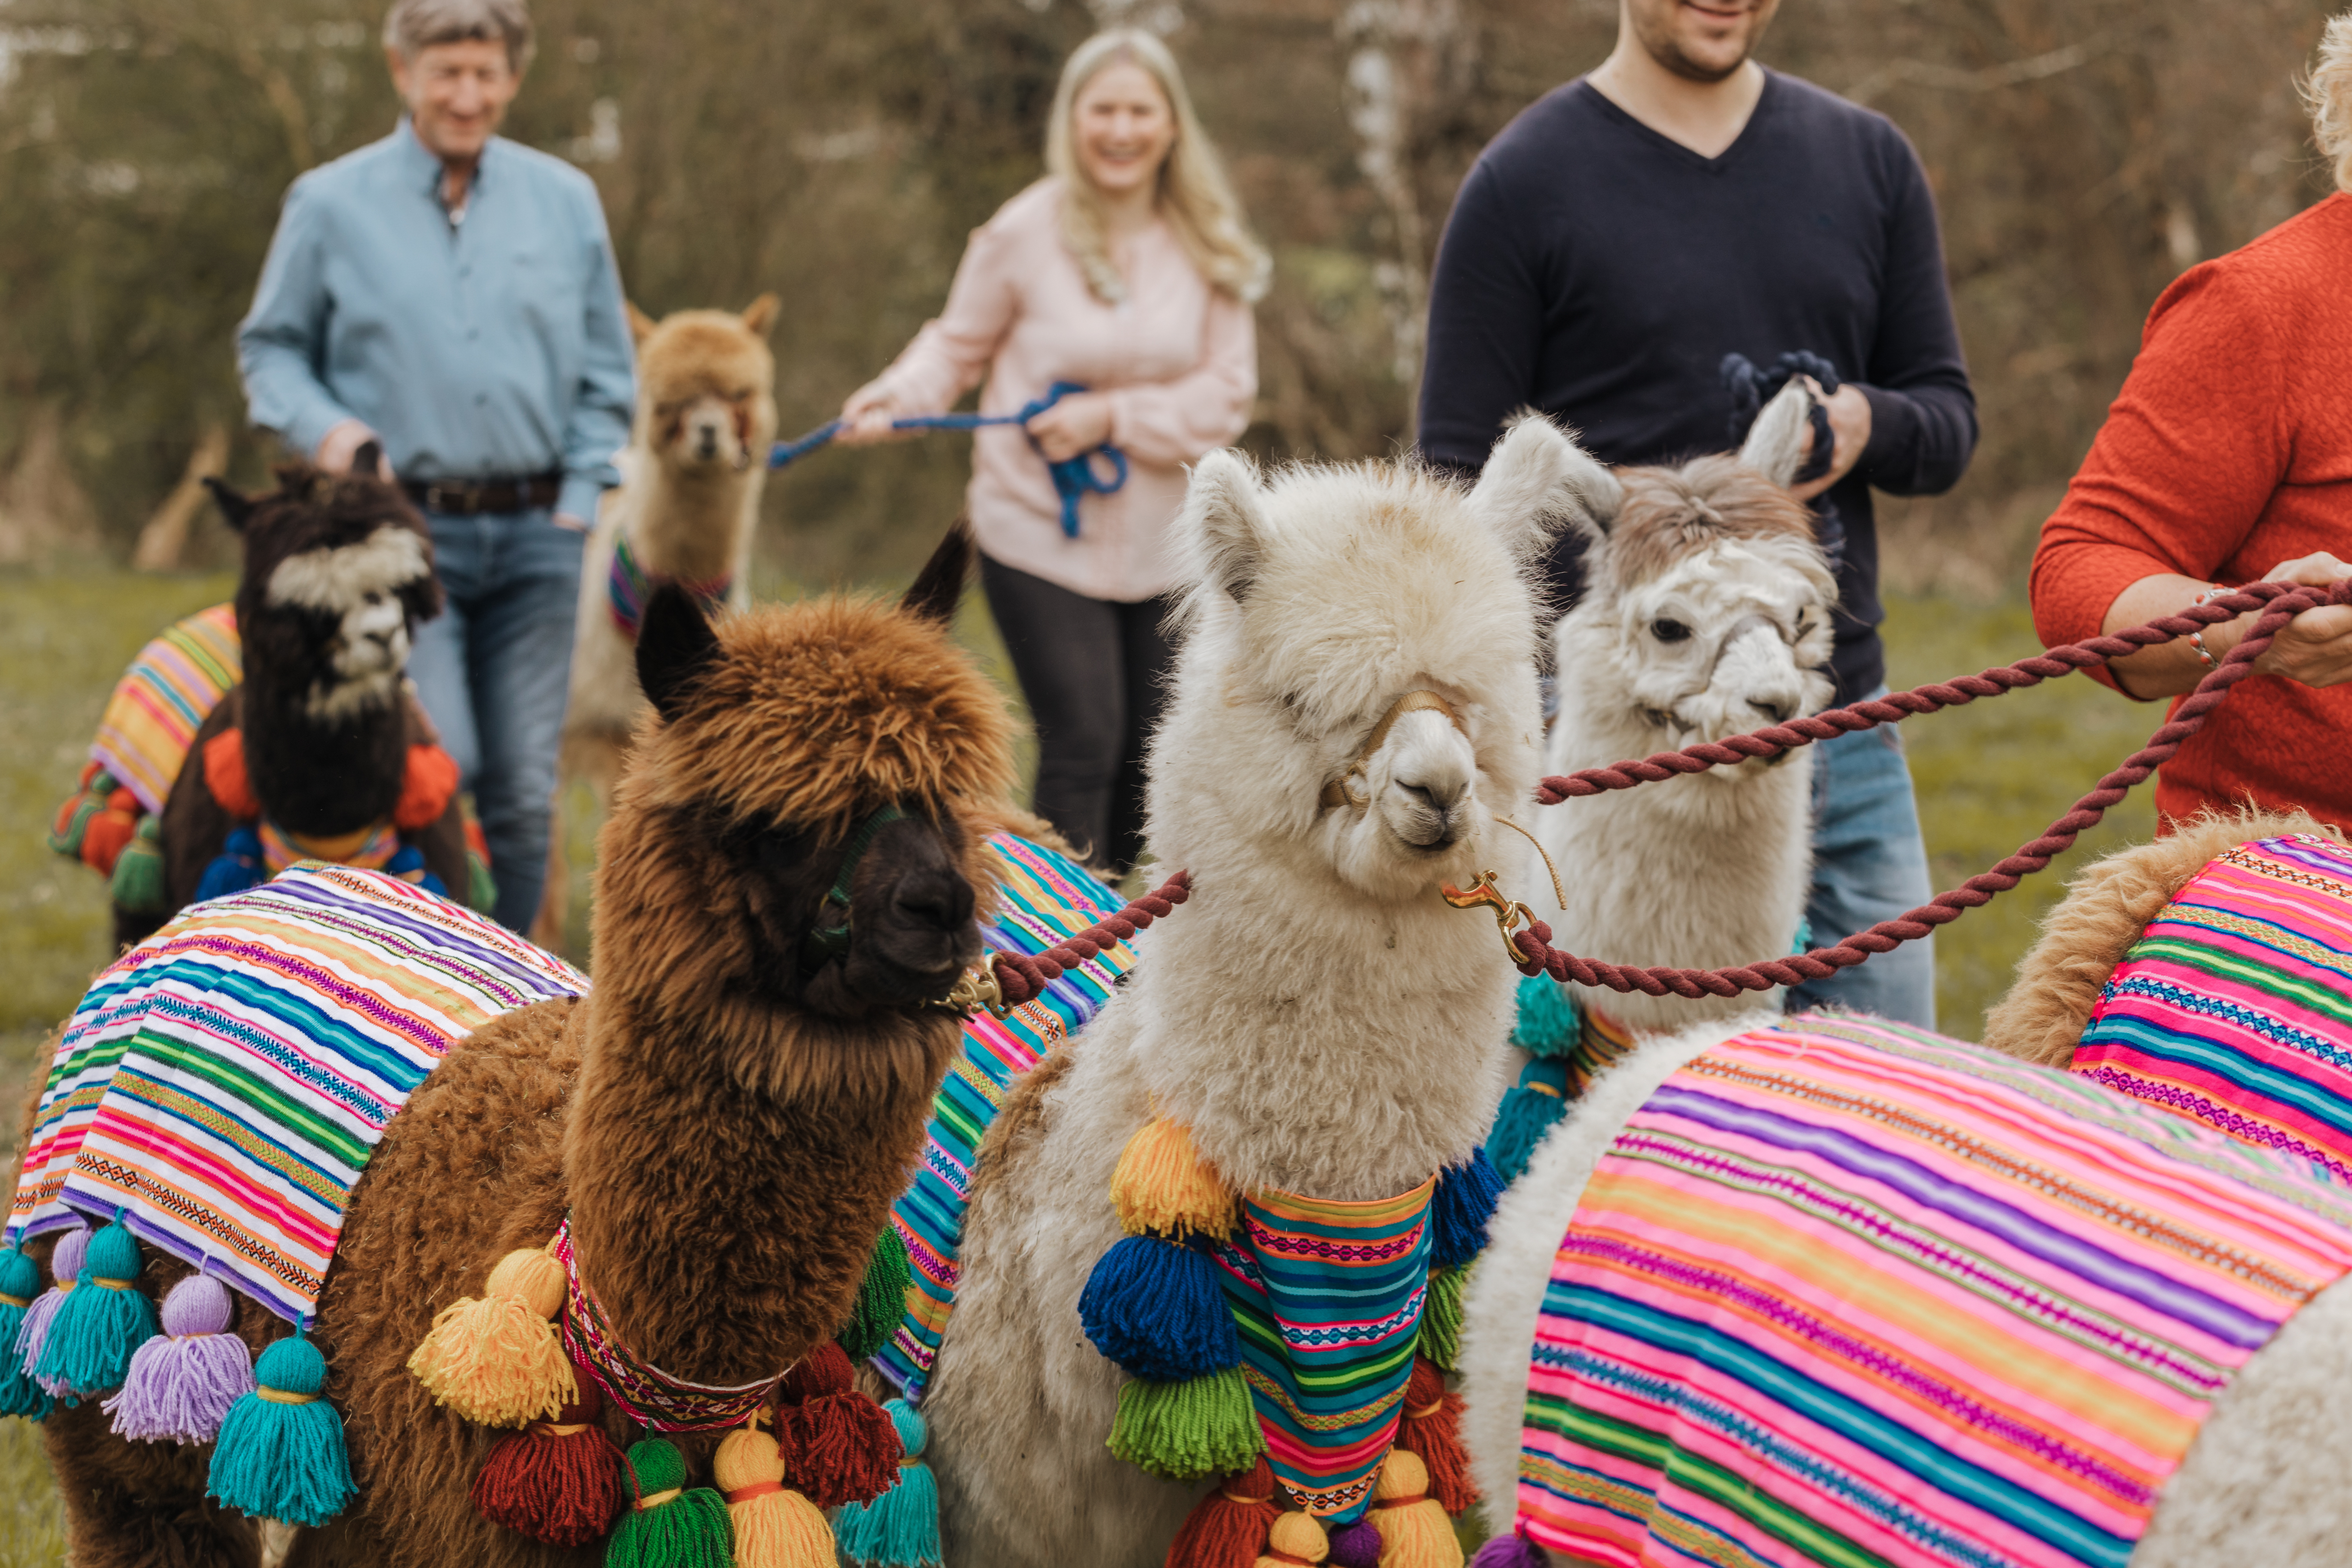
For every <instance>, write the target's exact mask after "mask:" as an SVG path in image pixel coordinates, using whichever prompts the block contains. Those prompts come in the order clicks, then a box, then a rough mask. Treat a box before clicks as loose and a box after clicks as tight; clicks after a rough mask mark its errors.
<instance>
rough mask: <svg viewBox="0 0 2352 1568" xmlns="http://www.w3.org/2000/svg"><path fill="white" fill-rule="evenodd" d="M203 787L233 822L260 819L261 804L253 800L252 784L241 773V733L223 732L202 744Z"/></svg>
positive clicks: (243, 740)
mask: <svg viewBox="0 0 2352 1568" xmlns="http://www.w3.org/2000/svg"><path fill="white" fill-rule="evenodd" d="M205 788H206V789H208V790H210V791H212V795H213V800H214V802H215V804H217V805H219V806H220V808H221V809H222V810H223V811H225V812H226V813H228V814H229V816H231V817H232V818H234V819H235V820H236V821H238V822H252V821H256V820H257V819H258V818H259V817H260V816H261V802H259V801H258V800H256V799H255V798H254V796H253V784H252V781H251V780H250V779H248V778H247V776H246V772H245V731H242V730H223V731H221V732H220V733H219V734H217V735H215V736H214V737H213V738H212V739H211V740H209V741H206V742H205Z"/></svg>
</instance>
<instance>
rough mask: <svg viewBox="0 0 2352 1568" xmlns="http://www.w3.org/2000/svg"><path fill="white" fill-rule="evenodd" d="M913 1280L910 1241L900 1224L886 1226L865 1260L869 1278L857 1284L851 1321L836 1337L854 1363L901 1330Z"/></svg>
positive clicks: (879, 1347)
mask: <svg viewBox="0 0 2352 1568" xmlns="http://www.w3.org/2000/svg"><path fill="white" fill-rule="evenodd" d="M914 1279H915V1270H914V1265H913V1264H911V1263H909V1262H908V1259H907V1244H906V1243H905V1242H904V1241H902V1240H900V1239H899V1237H898V1226H891V1225H886V1226H883V1227H882V1234H881V1236H880V1237H878V1238H877V1240H876V1241H875V1243H874V1256H873V1257H872V1258H869V1259H867V1260H866V1278H865V1279H864V1280H863V1281H862V1282H861V1283H860V1284H859V1285H858V1287H857V1303H856V1306H854V1307H852V1308H851V1309H850V1312H849V1321H848V1322H847V1323H845V1324H844V1325H843V1326H842V1330H841V1332H839V1333H838V1334H835V1336H834V1339H835V1342H836V1343H838V1344H839V1345H840V1346H841V1348H842V1349H843V1350H845V1351H847V1352H849V1359H850V1360H851V1361H852V1362H861V1361H864V1360H866V1358H867V1357H869V1356H873V1355H877V1354H879V1353H880V1352H881V1350H882V1347H883V1346H884V1345H887V1344H888V1343H889V1342H890V1336H891V1335H893V1334H895V1333H897V1332H898V1322H899V1320H900V1319H902V1318H904V1317H905V1316H906V1315H907V1287H908V1285H910V1284H912V1283H914Z"/></svg>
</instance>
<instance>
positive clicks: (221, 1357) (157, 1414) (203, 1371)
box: [106, 1274, 253, 1443]
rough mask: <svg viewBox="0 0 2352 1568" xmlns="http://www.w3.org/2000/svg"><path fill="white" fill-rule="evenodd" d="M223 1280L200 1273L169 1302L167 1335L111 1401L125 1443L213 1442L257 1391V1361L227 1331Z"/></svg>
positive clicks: (134, 1362) (148, 1347)
mask: <svg viewBox="0 0 2352 1568" xmlns="http://www.w3.org/2000/svg"><path fill="white" fill-rule="evenodd" d="M230 1310H231V1303H230V1301H229V1299H228V1290H227V1289H226V1287H224V1286H223V1285H222V1284H221V1282H220V1281H219V1280H217V1279H212V1278H210V1277H208V1276H206V1275H203V1274H192V1275H190V1276H189V1277H188V1278H187V1279H183V1280H181V1281H180V1282H179V1283H178V1284H177V1285H174V1286H173V1287H172V1289H171V1292H170V1293H169V1294H168V1295H166V1296H165V1297H164V1298H163V1332H162V1333H160V1334H157V1335H156V1336H155V1337H154V1338H153V1339H152V1340H149V1341H148V1342H146V1343H145V1344H143V1345H141V1346H140V1347H139V1349H138V1350H137V1351H136V1352H133V1353H132V1355H131V1374H130V1376H128V1377H127V1378H125V1379H124V1380H123V1384H122V1392H121V1393H120V1394H116V1395H115V1396H114V1397H113V1398H111V1399H110V1400H108V1401H107V1402H106V1413H107V1414H108V1415H111V1416H113V1417H114V1431H115V1435H116V1436H121V1437H130V1438H133V1439H137V1440H143V1441H146V1442H155V1441H159V1440H162V1439H166V1438H168V1439H170V1440H171V1441H173V1442H175V1443H209V1442H211V1441H212V1440H213V1438H214V1437H215V1436H216V1435H217V1434H218V1433H219V1431H220V1424H221V1418H222V1417H223V1416H225V1415H227V1414H228V1407H229V1406H230V1405H234V1404H236V1400H237V1396H238V1395H239V1394H250V1393H252V1392H253V1356H252V1354H251V1353H250V1352H247V1350H246V1348H245V1342H244V1341H243V1340H241V1339H238V1338H237V1337H236V1335H235V1334H232V1333H230V1332H228V1331H227V1330H228V1323H229V1313H230Z"/></svg>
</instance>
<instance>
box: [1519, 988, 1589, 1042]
mask: <svg viewBox="0 0 2352 1568" xmlns="http://www.w3.org/2000/svg"><path fill="white" fill-rule="evenodd" d="M1517 1000H1518V1015H1517V1018H1516V1019H1515V1020H1514V1021H1513V1023H1512V1025H1511V1044H1513V1045H1515V1046H1517V1047H1519V1049H1521V1050H1523V1051H1526V1052H1527V1053H1528V1055H1530V1056H1537V1057H1564V1056H1566V1055H1568V1053H1569V1052H1570V1051H1572V1050H1574V1049H1575V1048H1576V1042H1577V1037H1579V1035H1580V1034H1581V1033H1582V1032H1583V1028H1584V1018H1583V1014H1582V1010H1581V1009H1580V1008H1579V1007H1578V1005H1577V1003H1576V997H1575V996H1574V995H1573V994H1570V991H1569V989H1568V987H1567V986H1565V985H1563V984H1560V983H1559V981H1557V980H1554V979H1553V978H1552V977H1551V976H1550V975H1549V974H1536V975H1530V976H1529V977H1528V978H1527V979H1525V980H1522V981H1520V982H1519V989H1518V998H1517Z"/></svg>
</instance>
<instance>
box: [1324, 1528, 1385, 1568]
mask: <svg viewBox="0 0 2352 1568" xmlns="http://www.w3.org/2000/svg"><path fill="white" fill-rule="evenodd" d="M1331 1563H1332V1568H1381V1532H1380V1531H1379V1529H1378V1528H1377V1527H1376V1526H1374V1525H1373V1523H1372V1521H1370V1520H1369V1519H1360V1520H1358V1521H1356V1522H1355V1523H1353V1524H1343V1525H1341V1526H1340V1527H1339V1529H1337V1530H1335V1531H1332V1532H1331Z"/></svg>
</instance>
